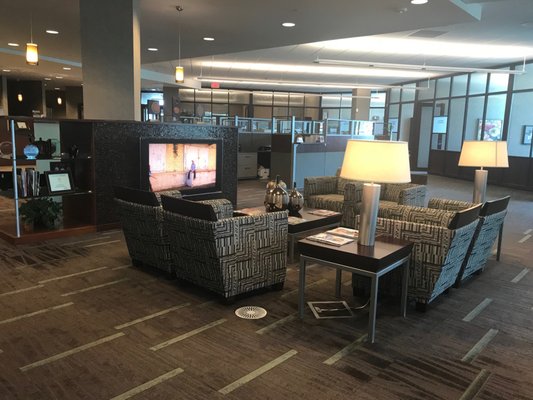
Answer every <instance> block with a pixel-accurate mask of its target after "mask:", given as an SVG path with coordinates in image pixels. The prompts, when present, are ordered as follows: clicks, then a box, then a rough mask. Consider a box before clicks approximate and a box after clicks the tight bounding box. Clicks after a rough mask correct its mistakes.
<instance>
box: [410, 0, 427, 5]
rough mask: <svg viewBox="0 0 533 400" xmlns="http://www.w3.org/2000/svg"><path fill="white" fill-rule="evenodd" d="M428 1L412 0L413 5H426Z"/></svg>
mask: <svg viewBox="0 0 533 400" xmlns="http://www.w3.org/2000/svg"><path fill="white" fill-rule="evenodd" d="M427 2H428V0H411V4H426V3H427Z"/></svg>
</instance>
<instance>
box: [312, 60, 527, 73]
mask: <svg viewBox="0 0 533 400" xmlns="http://www.w3.org/2000/svg"><path fill="white" fill-rule="evenodd" d="M314 62H315V63H316V64H323V65H344V66H359V67H367V68H379V69H381V68H383V69H389V70H390V69H396V70H415V71H435V72H485V73H493V74H509V75H521V74H523V73H525V72H526V69H525V59H524V64H523V68H522V69H521V70H512V69H494V68H476V67H471V68H469V67H445V66H437V65H425V64H422V65H415V64H395V63H381V62H377V63H376V62H369V61H351V60H332V59H325V58H317V59H316V60H315V61H314Z"/></svg>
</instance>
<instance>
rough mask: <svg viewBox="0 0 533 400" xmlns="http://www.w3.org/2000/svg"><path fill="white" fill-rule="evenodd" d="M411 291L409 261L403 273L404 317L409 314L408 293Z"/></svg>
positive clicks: (404, 266)
mask: <svg viewBox="0 0 533 400" xmlns="http://www.w3.org/2000/svg"><path fill="white" fill-rule="evenodd" d="M408 290H409V259H407V261H406V262H405V264H404V265H403V271H402V316H403V317H404V318H405V315H406V312H407V291H408Z"/></svg>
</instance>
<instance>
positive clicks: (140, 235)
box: [114, 187, 181, 274]
mask: <svg viewBox="0 0 533 400" xmlns="http://www.w3.org/2000/svg"><path fill="white" fill-rule="evenodd" d="M114 191H115V203H116V205H117V212H118V216H119V219H120V222H121V224H122V229H123V231H124V238H125V239H126V245H127V247H128V252H129V254H130V257H131V262H132V264H133V265H135V266H146V267H150V268H157V269H160V270H163V271H165V272H167V273H169V274H171V273H173V262H172V257H171V255H170V249H169V246H170V244H169V240H168V237H167V235H166V233H165V232H164V230H163V209H162V207H161V205H160V204H159V200H158V198H157V195H156V194H155V193H153V192H147V191H144V190H138V189H132V188H126V187H115V188H114ZM167 194H170V193H167ZM172 195H173V196H177V197H181V194H180V193H179V192H177V191H174V192H172Z"/></svg>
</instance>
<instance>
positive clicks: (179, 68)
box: [175, 6, 185, 83]
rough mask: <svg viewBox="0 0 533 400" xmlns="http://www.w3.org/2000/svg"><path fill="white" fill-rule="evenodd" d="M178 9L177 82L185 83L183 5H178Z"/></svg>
mask: <svg viewBox="0 0 533 400" xmlns="http://www.w3.org/2000/svg"><path fill="white" fill-rule="evenodd" d="M176 10H178V66H177V67H176V72H175V78H176V83H183V81H184V79H185V73H184V71H183V67H182V66H181V25H180V22H179V15H180V13H181V12H182V11H183V7H181V6H176Z"/></svg>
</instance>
